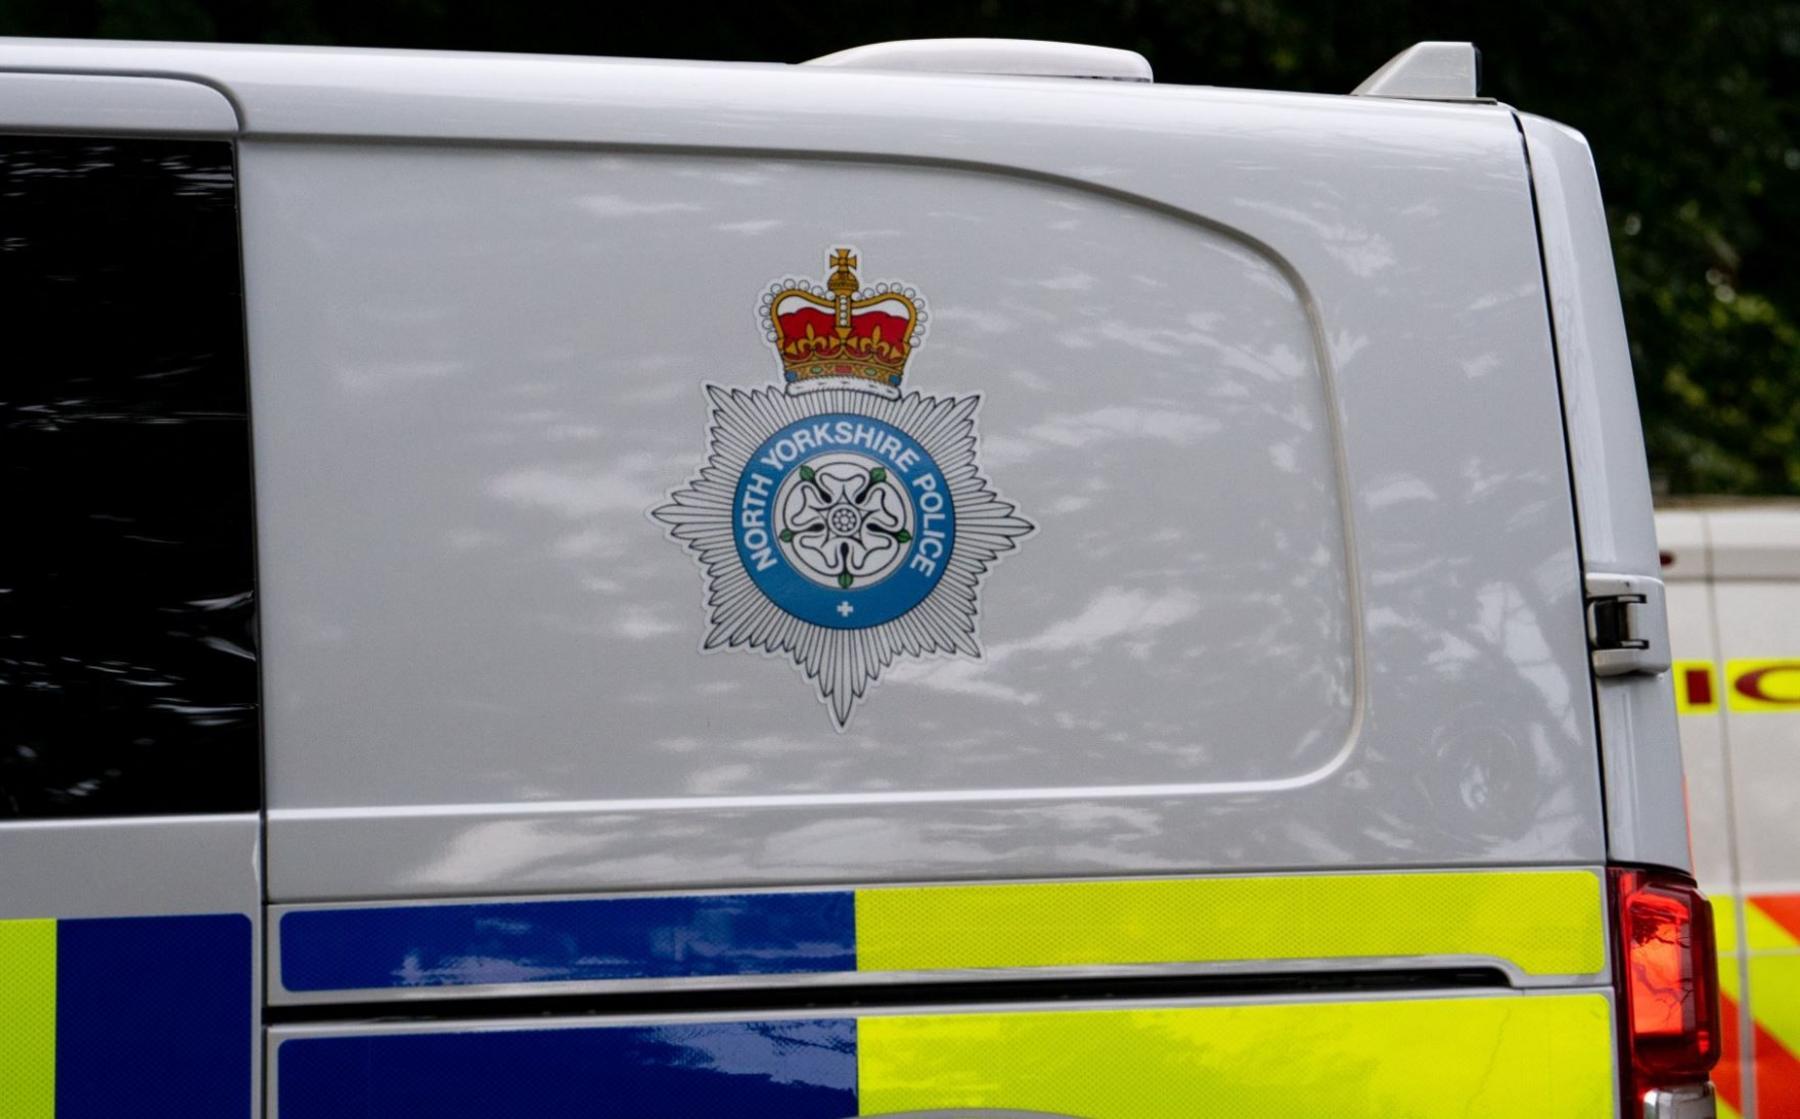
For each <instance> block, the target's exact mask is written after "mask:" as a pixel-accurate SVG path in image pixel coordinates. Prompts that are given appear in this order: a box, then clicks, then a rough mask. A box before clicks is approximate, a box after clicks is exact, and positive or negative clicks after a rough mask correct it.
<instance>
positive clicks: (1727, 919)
mask: <svg viewBox="0 0 1800 1119" xmlns="http://www.w3.org/2000/svg"><path fill="white" fill-rule="evenodd" d="M1706 897H1707V900H1708V901H1710V902H1712V912H1713V943H1715V944H1717V945H1718V947H1719V955H1721V956H1735V955H1737V954H1738V952H1739V951H1740V949H1739V948H1738V919H1737V898H1735V897H1732V896H1731V895H1730V894H1712V893H1709V894H1707V895H1706Z"/></svg>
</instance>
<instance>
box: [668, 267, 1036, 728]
mask: <svg viewBox="0 0 1800 1119" xmlns="http://www.w3.org/2000/svg"><path fill="white" fill-rule="evenodd" d="M831 263H832V266H833V268H834V269H835V271H834V272H833V273H832V275H831V277H830V279H829V280H828V281H827V283H826V285H825V286H824V287H823V288H820V287H816V286H810V285H807V284H804V283H802V282H800V281H795V280H788V281H784V282H782V283H777V284H775V285H772V286H771V287H770V289H769V292H768V294H767V295H766V296H765V297H764V299H763V303H762V308H761V310H760V312H759V320H760V322H761V324H762V325H763V327H764V331H765V334H766V335H767V337H768V339H769V341H770V342H772V343H774V345H775V348H776V351H777V353H778V354H779V356H780V358H781V364H782V370H783V373H784V375H785V378H786V382H787V383H786V385H785V386H780V387H776V386H770V387H765V388H753V389H742V388H727V387H724V386H719V385H708V386H707V387H706V393H707V399H708V402H709V405H710V412H711V426H710V429H709V433H708V435H709V444H710V451H709V453H708V455H707V458H706V462H705V464H704V465H703V466H701V468H700V471H699V473H698V474H697V475H696V476H695V477H694V478H693V479H692V480H691V481H689V482H688V483H687V485H685V486H683V487H681V488H680V489H677V490H675V491H674V492H672V493H671V494H670V495H669V500H668V502H667V503H666V504H664V505H660V506H658V507H656V508H655V509H653V510H651V516H652V517H653V518H655V520H656V521H658V522H660V523H661V524H663V525H664V526H666V528H667V530H668V534H669V536H670V538H672V539H674V540H675V541H677V542H679V543H681V544H682V545H684V546H685V547H686V548H687V549H688V550H689V551H690V552H692V553H693V554H694V556H695V557H696V558H697V559H698V560H699V562H700V567H701V569H702V572H703V575H704V579H705V584H706V599H705V601H706V608H707V613H708V622H709V629H708V631H707V634H706V636H705V638H704V640H703V641H702V643H701V648H702V649H703V650H704V651H706V652H713V651H718V650H725V649H738V648H741V649H749V650H754V651H758V652H762V653H765V654H771V655H777V656H782V657H787V658H791V659H792V661H793V663H794V664H795V666H797V667H798V668H799V669H800V670H801V672H803V673H804V674H805V675H806V677H807V678H808V679H810V680H812V681H814V682H815V684H816V685H817V687H818V696H819V699H820V700H821V701H822V702H823V703H824V704H825V705H826V706H827V707H828V708H829V709H830V711H831V717H832V722H833V724H834V725H835V726H836V727H837V728H838V729H839V730H843V729H844V728H845V727H846V726H848V725H849V722H850V716H851V713H852V712H853V710H854V708H855V705H856V703H857V701H858V700H860V699H862V698H863V696H864V695H866V694H867V692H868V690H869V687H870V686H871V685H872V684H874V683H875V682H876V680H877V679H878V678H879V677H880V674H881V671H882V670H883V669H884V668H885V667H887V666H888V665H889V664H892V663H893V661H894V659H895V658H896V657H899V656H902V655H904V656H911V657H925V656H934V655H943V656H966V657H979V656H980V655H981V645H980V643H979V640H978V636H977V629H976V620H977V591H978V590H979V587H980V583H981V580H982V577H983V576H984V575H985V574H986V573H987V571H988V569H989V568H990V567H991V566H992V565H993V563H994V561H995V560H996V559H997V558H998V557H999V556H1000V555H1001V554H1003V553H1005V552H1007V551H1010V550H1011V549H1013V548H1014V547H1015V546H1016V545H1017V542H1018V540H1019V539H1020V538H1021V537H1023V536H1025V535H1027V534H1029V533H1030V532H1031V531H1032V528H1033V526H1032V524H1031V522H1029V521H1027V520H1025V519H1024V518H1023V517H1020V516H1018V515H1017V513H1016V512H1015V510H1014V507H1013V506H1012V505H1011V504H1009V503H1008V502H1005V501H1003V500H1001V499H1000V497H999V496H998V495H997V494H995V492H994V490H993V489H992V487H991V486H989V484H988V482H987V479H986V478H984V477H982V475H981V472H980V469H979V468H978V466H977V464H976V461H975V456H976V448H977V442H978V440H977V434H976V427H975V414H976V410H977V409H978V407H979V406H980V397H978V396H966V397H935V396H924V395H921V394H919V393H916V392H913V393H907V394H904V395H902V393H901V390H900V382H901V380H902V378H903V376H904V372H905V364H906V361H907V358H908V357H909V356H910V355H911V352H912V350H913V349H916V348H917V347H918V346H919V345H920V344H921V343H922V342H923V340H924V329H925V321H926V318H927V315H926V312H925V309H924V306H923V302H922V300H920V299H919V296H918V293H917V292H916V291H914V290H913V289H911V288H909V287H906V286H904V285H900V284H878V285H876V286H875V287H873V288H870V289H862V288H859V286H858V284H857V282H856V278H855V275H854V273H853V272H852V271H851V269H853V268H855V267H856V263H857V260H856V255H855V253H854V251H853V250H850V249H839V250H838V251H837V252H836V253H835V254H833V256H832V259H831Z"/></svg>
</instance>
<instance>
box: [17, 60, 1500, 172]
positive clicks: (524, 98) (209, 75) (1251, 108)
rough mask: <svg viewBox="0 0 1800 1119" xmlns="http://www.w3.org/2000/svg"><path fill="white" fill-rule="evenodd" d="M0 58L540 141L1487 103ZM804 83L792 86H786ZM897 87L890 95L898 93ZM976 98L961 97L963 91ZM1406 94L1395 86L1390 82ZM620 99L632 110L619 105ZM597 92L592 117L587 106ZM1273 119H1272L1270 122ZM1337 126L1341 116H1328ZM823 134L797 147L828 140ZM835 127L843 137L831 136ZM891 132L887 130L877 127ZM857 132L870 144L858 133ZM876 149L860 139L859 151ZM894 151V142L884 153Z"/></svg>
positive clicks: (247, 124)
mask: <svg viewBox="0 0 1800 1119" xmlns="http://www.w3.org/2000/svg"><path fill="white" fill-rule="evenodd" d="M0 70H14V71H40V72H42V71H49V72H62V73H72V74H73V73H104V74H131V75H138V76H144V77H162V78H174V79H183V80H188V81H194V82H198V83H201V84H203V85H207V86H211V87H213V88H215V89H217V90H219V91H220V92H221V93H223V94H224V95H225V96H226V97H227V98H228V99H229V100H230V101H231V103H232V106H233V107H234V109H235V110H236V112H237V114H238V118H239V121H240V125H241V131H242V132H243V133H244V134H245V135H255V136H265V137H276V136H320V135H336V136H361V137H370V138H375V137H381V138H394V139H443V140H470V141H474V140H487V141H513V142H539V143H594V142H605V143H614V144H617V143H642V144H647V145H649V144H656V145H661V144H667V143H670V142H671V141H674V142H684V143H691V142H697V141H701V140H704V141H705V142H707V143H708V146H727V147H730V146H739V147H752V148H754V147H763V146H766V145H770V144H772V140H771V139H770V138H769V137H768V135H767V134H768V133H769V132H778V133H781V134H783V135H785V136H786V137H787V139H786V144H787V145H788V146H789V147H791V146H792V144H793V139H792V133H791V127H790V124H789V122H786V121H784V122H782V123H781V124H780V125H779V126H778V127H776V126H772V125H771V124H770V122H769V121H768V118H767V116H766V115H765V114H766V113H767V112H769V111H783V110H787V111H794V110H799V109H801V108H802V107H804V108H805V110H806V112H807V115H808V117H809V118H812V119H817V120H818V121H819V123H820V125H821V126H822V127H827V126H828V121H829V119H830V116H831V114H829V113H823V112H821V111H820V109H821V106H829V105H835V106H838V107H840V108H841V109H843V110H845V111H846V112H848V113H851V114H855V115H859V116H861V117H863V118H864V119H866V118H867V117H869V116H885V117H891V118H894V119H895V121H896V123H897V124H900V123H905V124H909V125H911V126H913V127H918V128H925V129H935V128H938V127H940V126H941V125H942V123H943V122H945V121H946V120H951V119H954V120H956V121H968V122H974V121H979V120H982V119H984V118H985V119H992V120H995V121H1003V122H1005V124H1006V127H1008V128H1013V127H1017V126H1018V125H1020V124H1021V123H1028V122H1042V123H1048V124H1054V125H1056V126H1058V127H1065V128H1070V129H1080V128H1083V127H1085V126H1094V127H1101V128H1114V127H1119V126H1121V125H1122V124H1124V123H1125V120H1124V117H1125V115H1126V114H1129V116H1130V118H1131V120H1133V121H1135V122H1141V121H1142V120H1143V118H1144V117H1145V116H1146V115H1152V116H1153V115H1156V114H1159V113H1161V112H1166V111H1168V110H1169V109H1170V108H1171V107H1178V106H1182V105H1192V104H1194V103H1196V102H1207V103H1211V104H1213V105H1220V104H1231V105H1239V106H1242V107H1243V108H1244V109H1245V111H1246V112H1256V111H1268V110H1274V111H1277V112H1279V113H1281V114H1282V125H1283V127H1284V128H1291V127H1293V126H1294V125H1295V124H1296V123H1298V120H1297V118H1303V117H1304V116H1305V114H1306V111H1307V110H1308V109H1312V110H1317V109H1319V108H1321V107H1324V106H1327V105H1329V106H1332V107H1334V108H1335V109H1336V110H1337V111H1336V112H1334V113H1333V114H1332V115H1333V116H1334V117H1339V118H1341V117H1343V115H1344V114H1346V113H1348V114H1351V116H1352V119H1360V120H1366V121H1370V122H1372V123H1371V126H1372V127H1378V126H1375V125H1374V124H1373V122H1375V121H1387V122H1391V121H1392V120H1393V119H1394V118H1395V117H1396V116H1401V117H1405V118H1407V119H1409V120H1411V121H1416V122H1421V123H1422V122H1425V121H1429V120H1430V119H1432V118H1433V117H1437V118H1439V119H1443V117H1444V116H1445V115H1448V114H1467V113H1484V114H1485V113H1492V112H1494V111H1496V108H1495V106H1493V105H1492V104H1491V103H1475V102H1453V101H1444V102H1436V103H1432V102H1425V101H1408V100H1398V99H1395V98H1393V97H1390V96H1372V97H1371V96H1359V97H1351V96H1348V95H1328V94H1305V93H1287V92H1270V91H1260V90H1240V89H1222V88H1216V87H1200V86H1171V85H1160V84H1151V83H1149V82H1137V81H1118V82H1112V81H1068V80H1063V79H1058V78H1044V77H1030V76H1001V75H987V74H969V73H942V72H918V71H915V72H910V73H909V72H896V71H892V70H867V69H860V68H852V67H837V66H818V65H814V66H793V65H788V64H785V63H757V62H698V61H679V60H665V59H639V58H631V59H624V58H600V57H591V56H571V55H526V54H481V53H471V52H453V51H421V50H397V49H388V48H359V47H292V46H269V45H245V44H216V43H213V44H194V43H153V42H126V41H104V40H58V39H0ZM797 90H804V91H805V94H804V98H802V97H800V96H797V94H796V91H797ZM897 92H898V93H900V94H901V96H899V97H896V96H895V94H896V93H897ZM977 92H978V93H979V96H971V94H972V93H977ZM1401 96H1404V95H1401ZM622 105H628V106H632V107H633V108H634V110H635V111H633V112H628V113H620V112H618V111H617V108H618V107H619V106H622ZM599 106H607V107H608V112H607V114H606V115H605V116H596V115H595V114H594V113H593V110H594V109H595V108H597V107H599ZM1271 123H1272V122H1271ZM1330 127H1332V128H1333V129H1337V128H1341V127H1342V121H1341V119H1340V120H1339V121H1337V122H1335V123H1334V124H1333V125H1331V126H1330ZM834 139H838V138H834V137H832V136H830V135H829V133H828V132H827V133H825V134H823V135H821V136H820V137H817V138H816V139H815V141H814V142H813V143H809V144H808V145H807V146H808V147H821V146H829V147H832V148H834V149H836V148H841V147H846V146H849V147H853V146H854V145H847V144H845V143H832V141H833V140H834ZM843 139H844V140H848V139H849V138H847V137H846V138H843ZM880 139H881V140H883V141H887V142H888V144H889V145H891V142H892V140H893V139H894V135H893V134H888V135H885V136H883V137H881V138H880ZM862 143H863V144H864V145H868V144H869V139H868V138H867V137H866V136H865V137H864V139H863V141H862ZM871 154H874V153H871ZM886 154H890V155H903V154H904V153H903V152H895V151H892V150H891V148H890V150H888V151H887V152H886Z"/></svg>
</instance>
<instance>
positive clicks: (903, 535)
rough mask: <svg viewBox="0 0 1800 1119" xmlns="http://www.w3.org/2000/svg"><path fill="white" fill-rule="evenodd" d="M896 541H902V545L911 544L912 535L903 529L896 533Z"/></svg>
mask: <svg viewBox="0 0 1800 1119" xmlns="http://www.w3.org/2000/svg"><path fill="white" fill-rule="evenodd" d="M894 539H895V540H898V541H900V543H902V544H907V543H911V541H912V533H910V532H908V531H906V530H905V529H901V530H900V531H899V532H896V533H894Z"/></svg>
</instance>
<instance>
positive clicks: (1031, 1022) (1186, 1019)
mask: <svg viewBox="0 0 1800 1119" xmlns="http://www.w3.org/2000/svg"><path fill="white" fill-rule="evenodd" d="M857 1029H858V1038H857V1073H858V1094H859V1097H860V1099H861V1105H862V1113H863V1114H864V1115H883V1114H888V1113H890V1112H905V1111H912V1110H924V1109H928V1108H1011V1109H1018V1110H1022V1111H1042V1112H1048V1113H1050V1114H1053V1115H1079V1116H1082V1117H1083V1119H1196V1117H1202V1116H1218V1117H1220V1119H1224V1117H1226V1116H1230V1117H1233V1119H1236V1117H1239V1116H1246V1117H1255V1116H1307V1115H1317V1116H1331V1117H1332V1119H1410V1117H1417V1119H1428V1117H1429V1119H1438V1117H1441V1116H1443V1115H1444V1114H1446V1109H1448V1111H1449V1112H1452V1113H1454V1114H1456V1115H1459V1116H1464V1117H1465V1119H1488V1117H1491V1119H1516V1117H1517V1116H1520V1115H1530V1116H1533V1117H1534V1119H1565V1117H1567V1119H1576V1117H1580V1119H1591V1117H1592V1116H1596V1115H1611V1114H1614V1111H1613V1055H1612V1021H1611V1013H1610V1009H1609V1004H1608V1002H1607V1000H1606V999H1605V998H1604V997H1603V996H1601V995H1595V994H1582V995H1545V996H1519V995H1508V996H1500V997H1489V998H1446V999H1416V1000H1390V1001H1369V1002H1329V1003H1273V1004H1263V1005H1256V1006H1207V1007H1181V1008H1171V1009H1155V1010H1135V1009H1134V1010H1079V1011H1048V1012H1045V1011H1039V1012H1029V1011H1025V1012H1017V1013H1004V1014H937V1015H921V1016H905V1017H894V1018H886V1017H870V1018H864V1019H862V1020H861V1021H860V1022H858V1024H857Z"/></svg>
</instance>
